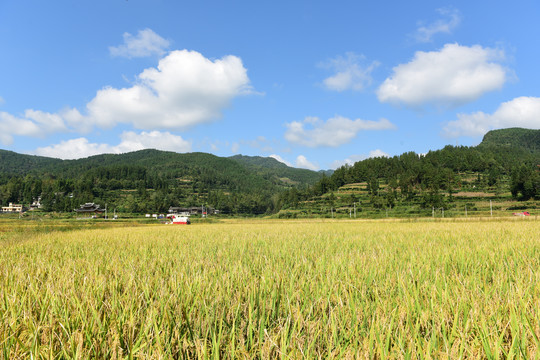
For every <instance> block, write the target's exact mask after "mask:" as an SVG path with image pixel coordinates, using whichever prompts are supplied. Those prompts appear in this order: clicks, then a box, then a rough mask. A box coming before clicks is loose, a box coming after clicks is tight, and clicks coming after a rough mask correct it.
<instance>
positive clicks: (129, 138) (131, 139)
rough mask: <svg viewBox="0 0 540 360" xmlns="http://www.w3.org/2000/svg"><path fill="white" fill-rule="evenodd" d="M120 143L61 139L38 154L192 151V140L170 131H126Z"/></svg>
mask: <svg viewBox="0 0 540 360" xmlns="http://www.w3.org/2000/svg"><path fill="white" fill-rule="evenodd" d="M120 139H121V142H120V143H119V144H118V145H115V146H113V145H109V144H98V143H90V142H89V141H88V139H86V138H83V137H81V138H78V139H71V140H67V141H61V142H60V143H59V144H56V145H51V146H47V147H42V148H37V149H36V150H35V152H34V153H35V154H36V155H41V156H48V157H54V158H60V159H79V158H84V157H88V156H92V155H97V154H121V153H126V152H130V151H136V150H142V149H158V150H166V151H175V152H189V151H191V142H189V141H186V140H184V139H182V137H180V136H178V135H173V134H171V133H169V132H159V131H151V132H144V131H143V132H141V133H140V134H137V133H134V132H132V131H126V132H124V133H122V134H121V135H120Z"/></svg>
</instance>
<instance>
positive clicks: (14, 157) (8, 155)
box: [0, 150, 62, 175]
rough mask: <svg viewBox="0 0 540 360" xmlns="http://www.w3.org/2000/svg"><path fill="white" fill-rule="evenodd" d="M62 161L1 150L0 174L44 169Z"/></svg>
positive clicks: (19, 173) (15, 173) (20, 173)
mask: <svg viewBox="0 0 540 360" xmlns="http://www.w3.org/2000/svg"><path fill="white" fill-rule="evenodd" d="M60 163H62V160H60V159H53V158H48V157H43V156H34V155H25V154H18V153H16V152H13V151H8V150H0V174H3V175H6V174H9V175H23V174H27V173H29V172H31V171H36V170H37V171H42V170H43V169H46V168H48V167H55V166H57V165H58V164H60Z"/></svg>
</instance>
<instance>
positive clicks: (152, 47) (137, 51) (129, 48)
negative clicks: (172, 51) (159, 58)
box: [109, 29, 169, 58]
mask: <svg viewBox="0 0 540 360" xmlns="http://www.w3.org/2000/svg"><path fill="white" fill-rule="evenodd" d="M168 47H169V41H168V40H165V39H164V38H162V37H161V36H159V35H158V34H156V33H155V32H154V31H152V30H151V29H144V30H139V32H138V33H137V35H135V36H134V35H131V34H130V33H128V32H126V33H124V43H123V44H121V45H119V46H110V47H109V52H110V54H111V55H112V56H120V57H127V58H134V57H146V56H152V55H154V54H155V55H163V54H164V53H165V49H167V48H168Z"/></svg>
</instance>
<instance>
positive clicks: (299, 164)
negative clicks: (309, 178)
mask: <svg viewBox="0 0 540 360" xmlns="http://www.w3.org/2000/svg"><path fill="white" fill-rule="evenodd" d="M269 157H271V158H274V159H276V160H277V161H279V162H281V163H283V164H285V165H287V166H289V167H296V168H302V169H308V170H314V171H316V170H319V165H318V164H317V163H313V162H311V161H309V160H308V159H307V158H306V157H305V156H304V155H298V156H297V157H296V161H295V164H293V163H291V162H290V161H287V160H285V159H284V158H282V157H281V156H279V155H277V154H272V155H270V156H269Z"/></svg>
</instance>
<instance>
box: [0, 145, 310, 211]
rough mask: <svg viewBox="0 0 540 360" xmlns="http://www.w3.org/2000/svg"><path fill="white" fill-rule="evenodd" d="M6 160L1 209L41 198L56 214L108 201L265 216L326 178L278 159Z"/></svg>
mask: <svg viewBox="0 0 540 360" xmlns="http://www.w3.org/2000/svg"><path fill="white" fill-rule="evenodd" d="M0 156H3V157H2V158H1V159H2V160H3V161H2V163H1V164H2V169H3V170H2V171H1V172H0V203H1V204H5V203H8V202H23V203H26V204H28V203H31V202H32V201H34V200H35V199H37V198H38V197H41V198H42V200H43V202H44V203H45V204H46V206H45V208H46V209H48V210H56V211H70V210H72V209H73V208H74V207H78V205H79V204H81V203H84V202H101V203H108V204H109V205H114V206H117V207H118V208H119V209H120V210H123V211H128V212H146V211H152V212H154V211H166V209H168V207H169V206H195V205H197V206H200V205H201V204H206V205H210V206H212V207H215V208H218V209H220V210H222V211H223V212H224V213H227V212H228V213H239V214H240V213H242V214H246V213H256V214H260V213H265V212H268V211H273V209H274V204H273V202H272V198H273V197H274V196H275V195H277V194H278V193H279V192H280V191H282V190H283V189H286V188H290V187H293V186H304V185H308V184H312V183H314V182H316V181H317V180H318V179H319V178H320V175H319V174H318V173H317V172H314V171H310V170H304V169H293V168H289V167H287V166H284V167H282V166H280V165H279V163H278V162H277V161H275V160H274V159H269V161H266V160H265V159H263V158H260V159H258V161H261V162H263V163H265V161H266V163H269V164H270V163H271V164H272V165H271V166H268V165H265V166H263V165H257V164H255V163H252V162H250V161H242V160H239V159H232V158H222V157H218V156H215V155H212V154H207V153H187V154H179V153H174V152H167V151H158V150H141V151H135V152H130V153H126V154H102V155H96V156H91V157H88V158H84V159H77V160H59V159H50V158H44V157H36V156H30V155H23V154H16V153H13V152H9V151H2V152H0ZM244 160H245V159H244ZM274 162H275V163H274ZM276 163H277V164H276Z"/></svg>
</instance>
